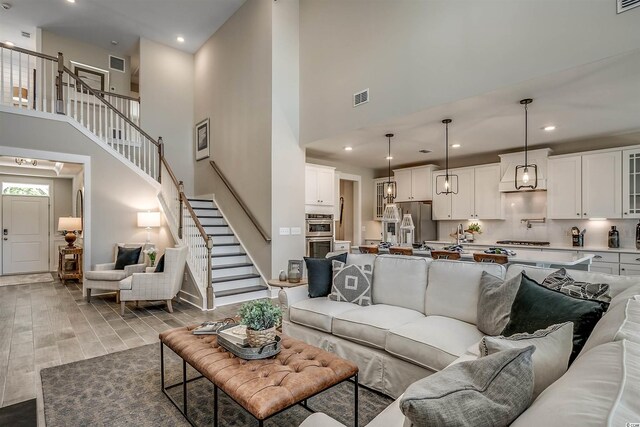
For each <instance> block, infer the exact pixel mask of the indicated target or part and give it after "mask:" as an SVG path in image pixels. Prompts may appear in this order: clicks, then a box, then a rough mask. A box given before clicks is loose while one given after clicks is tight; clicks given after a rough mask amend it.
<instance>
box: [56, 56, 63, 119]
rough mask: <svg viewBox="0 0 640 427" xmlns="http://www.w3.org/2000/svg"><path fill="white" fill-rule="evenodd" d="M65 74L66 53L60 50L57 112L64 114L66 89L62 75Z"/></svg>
mask: <svg viewBox="0 0 640 427" xmlns="http://www.w3.org/2000/svg"><path fill="white" fill-rule="evenodd" d="M63 74H64V55H63V54H62V52H58V76H57V77H56V113H57V114H64V89H63V87H62V76H63Z"/></svg>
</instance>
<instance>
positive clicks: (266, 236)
mask: <svg viewBox="0 0 640 427" xmlns="http://www.w3.org/2000/svg"><path fill="white" fill-rule="evenodd" d="M209 163H211V167H213V170H214V171H216V173H217V174H218V176H219V177H220V179H221V180H222V182H223V183H224V185H225V186H226V187H227V189H228V190H229V192H230V193H231V195H232V196H233V198H234V199H236V202H238V204H239V205H240V207H241V208H242V210H243V211H244V213H245V215H247V217H248V218H249V220H251V223H252V224H253V226H254V227H255V228H256V229H257V230H258V232H259V233H260V235H262V238H263V239H264V241H265V242H267V243H271V237H269V234H267V232H266V231H264V229H263V228H262V226H260V224H259V223H258V220H257V219H256V218H255V217H254V216H253V214H252V213H251V211H250V210H249V208H248V207H247V205H246V204H245V203H244V202H243V201H242V199H241V198H240V196H239V195H238V193H236V191H235V190H234V189H233V187H232V186H231V183H230V182H229V181H228V180H227V178H226V177H225V176H224V174H223V173H222V171H221V170H220V168H218V165H216V162H214V161H213V160H211V161H210V162H209Z"/></svg>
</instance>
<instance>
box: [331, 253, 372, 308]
mask: <svg viewBox="0 0 640 427" xmlns="http://www.w3.org/2000/svg"><path fill="white" fill-rule="evenodd" d="M372 272H373V266H372V265H357V264H351V265H347V264H345V263H344V262H340V261H333V284H332V285H331V293H330V294H329V299H330V300H332V301H345V302H353V303H355V304H358V305H362V306H365V305H371V282H372V280H373V278H372Z"/></svg>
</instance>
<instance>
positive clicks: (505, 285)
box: [476, 271, 521, 336]
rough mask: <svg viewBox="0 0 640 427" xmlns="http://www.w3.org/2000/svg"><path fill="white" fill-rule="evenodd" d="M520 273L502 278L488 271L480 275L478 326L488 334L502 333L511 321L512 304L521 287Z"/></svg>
mask: <svg viewBox="0 0 640 427" xmlns="http://www.w3.org/2000/svg"><path fill="white" fill-rule="evenodd" d="M520 278H521V277H520V275H517V276H515V277H513V278H511V279H509V280H502V279H501V278H499V277H496V276H494V275H492V274H489V273H487V272H486V271H483V272H482V276H481V277H480V296H479V297H478V318H477V322H476V326H477V328H478V329H479V330H480V331H482V332H483V333H485V334H487V335H492V336H495V335H500V334H501V333H502V331H503V330H504V328H505V327H506V326H507V323H509V315H510V314H511V306H512V305H513V300H514V299H515V297H516V293H517V292H518V288H519V287H520Z"/></svg>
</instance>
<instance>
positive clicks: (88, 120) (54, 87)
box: [0, 43, 213, 308]
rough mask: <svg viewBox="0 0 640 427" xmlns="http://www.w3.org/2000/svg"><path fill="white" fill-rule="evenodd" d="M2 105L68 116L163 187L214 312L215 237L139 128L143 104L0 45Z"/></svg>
mask: <svg viewBox="0 0 640 427" xmlns="http://www.w3.org/2000/svg"><path fill="white" fill-rule="evenodd" d="M0 105H4V106H9V107H13V108H18V109H26V110H33V111H39V112H44V113H54V114H64V115H66V116H68V117H70V118H72V119H73V120H75V121H76V122H77V123H79V124H80V125H81V126H82V127H83V128H85V129H86V130H87V131H89V132H90V133H92V134H93V135H94V136H95V137H97V138H98V139H99V140H100V141H102V142H103V143H105V144H106V145H107V146H108V147H109V148H110V149H111V150H112V151H113V152H114V153H116V154H117V155H119V156H121V157H122V158H124V159H126V160H127V161H129V162H130V163H131V164H132V165H133V166H134V167H136V168H138V169H140V170H141V171H143V172H144V173H145V174H147V175H148V176H149V177H151V178H153V179H154V180H156V181H158V182H159V183H160V188H161V190H160V194H161V197H162V199H163V201H164V202H165V204H166V206H167V208H168V212H166V216H167V219H168V220H169V221H173V224H175V225H176V226H177V229H178V235H179V238H180V240H181V241H182V243H183V244H185V245H187V246H188V247H189V255H188V262H189V264H190V268H191V269H192V271H193V274H194V278H195V279H196V281H197V282H198V285H199V286H200V287H201V289H204V290H205V291H206V295H207V297H206V301H207V307H208V308H213V288H212V281H211V248H212V244H213V241H212V237H211V236H209V235H207V233H206V232H205V230H204V228H203V227H202V224H201V223H200V221H199V220H198V217H197V215H196V214H195V212H194V210H193V208H192V207H191V205H190V204H189V201H188V199H187V197H186V195H185V194H184V190H183V186H182V183H181V182H180V181H178V179H177V178H176V176H175V174H174V173H173V170H172V169H171V166H170V165H169V162H168V161H167V159H166V158H165V156H164V144H163V142H162V138H158V139H157V140H156V139H154V138H153V137H151V136H150V135H149V134H148V133H146V132H145V131H144V130H142V129H141V128H140V126H139V112H140V103H139V99H137V98H132V97H129V96H125V95H118V94H114V93H110V92H103V91H100V90H96V89H95V88H92V87H91V86H90V85H89V83H87V82H86V81H84V80H83V79H81V78H80V77H79V76H78V75H76V74H75V73H74V72H72V71H71V70H69V69H68V68H67V67H65V65H64V55H63V54H62V53H59V54H58V56H57V57H54V56H50V55H45V54H42V53H39V52H32V51H29V50H26V49H22V48H18V47H14V46H9V45H7V44H6V43H0Z"/></svg>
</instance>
